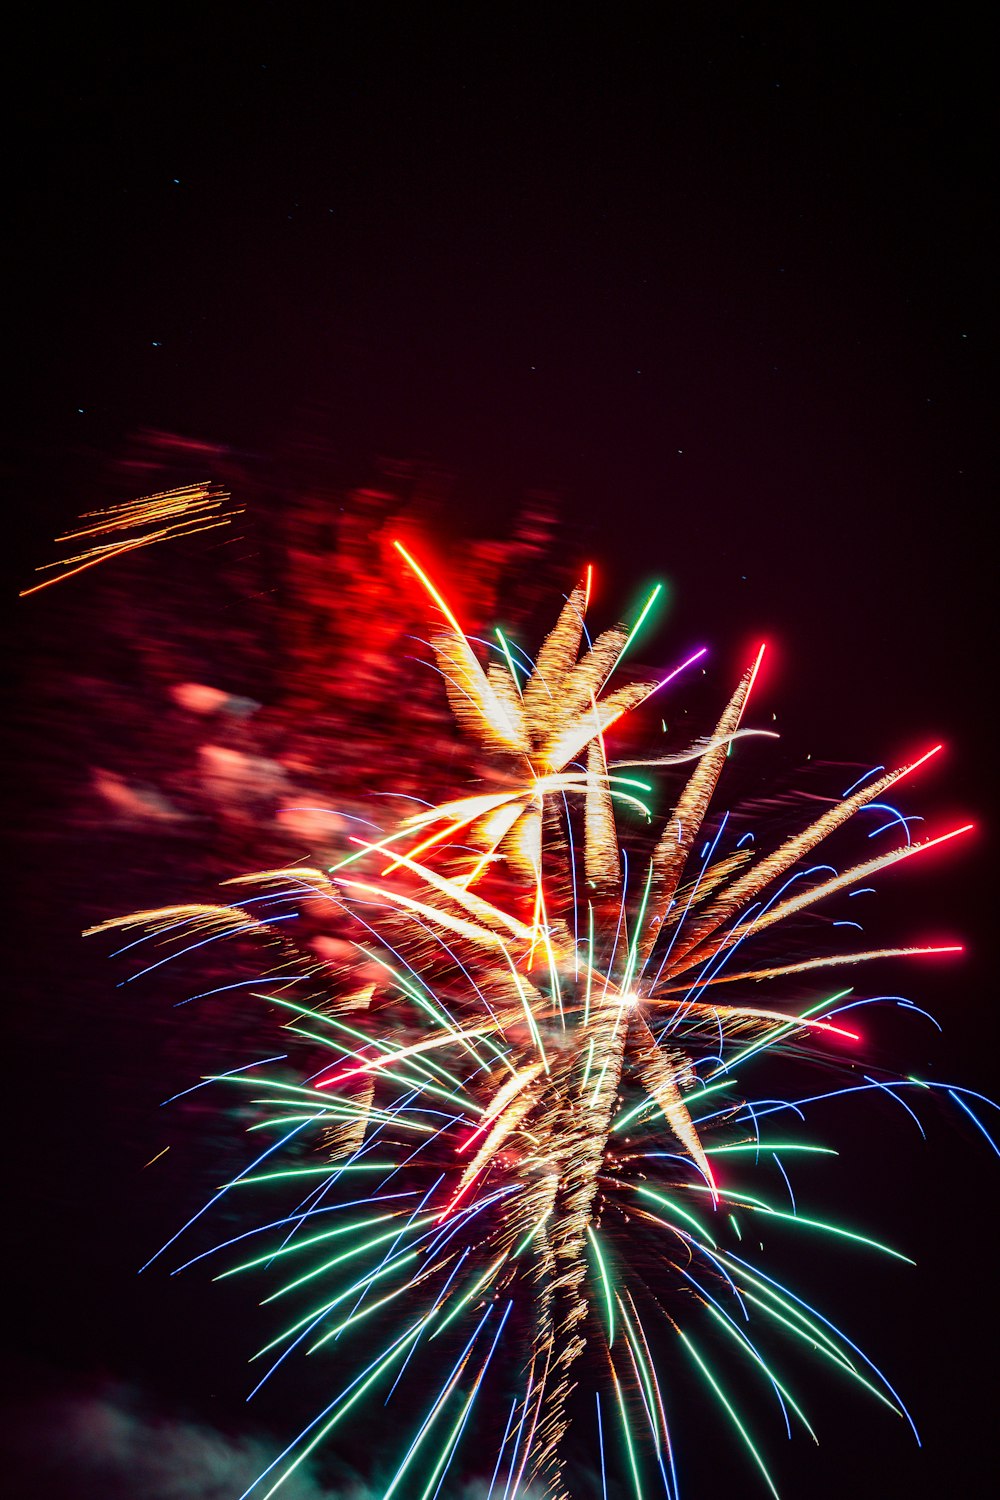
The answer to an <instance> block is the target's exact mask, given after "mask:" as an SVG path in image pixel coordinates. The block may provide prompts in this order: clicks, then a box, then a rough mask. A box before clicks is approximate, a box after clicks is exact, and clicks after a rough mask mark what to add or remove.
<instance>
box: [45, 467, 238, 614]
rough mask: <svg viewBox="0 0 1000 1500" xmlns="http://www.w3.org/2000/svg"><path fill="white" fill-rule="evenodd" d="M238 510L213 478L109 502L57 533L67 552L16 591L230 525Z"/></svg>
mask: <svg viewBox="0 0 1000 1500" xmlns="http://www.w3.org/2000/svg"><path fill="white" fill-rule="evenodd" d="M241 514H242V510H241V509H238V508H236V507H234V506H232V505H231V503H230V496H229V494H228V492H227V491H226V490H222V489H219V488H218V487H217V486H216V485H213V484H185V485H181V486H180V487H179V488H178V489H173V490H161V491H159V492H158V493H157V494H155V495H144V496H143V497H142V498H141V499H138V500H126V501H124V502H123V503H121V504H119V505H109V506H106V507H105V508H104V509H103V510H93V511H86V512H85V513H84V514H83V515H82V516H81V517H80V520H81V521H82V522H85V523H86V524H85V525H82V526H78V527H77V528H76V529H75V530H73V531H67V532H64V533H63V535H62V536H60V537H58V538H57V541H59V542H61V543H64V544H66V545H67V548H68V550H69V555H68V556H66V557H63V558H60V559H58V560H57V561H56V562H50V563H42V565H41V566H40V567H39V568H37V569H36V570H35V571H36V572H39V573H41V572H51V575H52V576H51V577H49V578H44V579H43V580H42V582H41V583H35V584H32V586H31V587H30V588H26V589H22V590H21V594H20V597H21V598H22V599H24V598H26V597H27V596H28V595H29V594H37V593H39V592H40V591H41V590H42V589H47V588H49V587H51V585H52V584H54V583H61V582H62V581H63V580H64V579H66V578H73V577H75V575H76V574H77V573H83V572H86V570H87V569H88V568H96V567H97V566H98V564H100V563H106V562H112V561H114V559H115V558H119V557H123V556H124V555H125V553H127V552H137V551H138V550H139V549H140V548H142V547H153V546H155V545H156V543H157V542H169V541H176V540H177V539H178V538H180V537H185V536H194V535H195V534H196V533H198V532H200V531H212V530H214V529H215V528H216V527H219V526H228V525H229V523H230V521H231V520H232V519H233V517H234V516H236V515H241ZM52 570H56V571H52Z"/></svg>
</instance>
